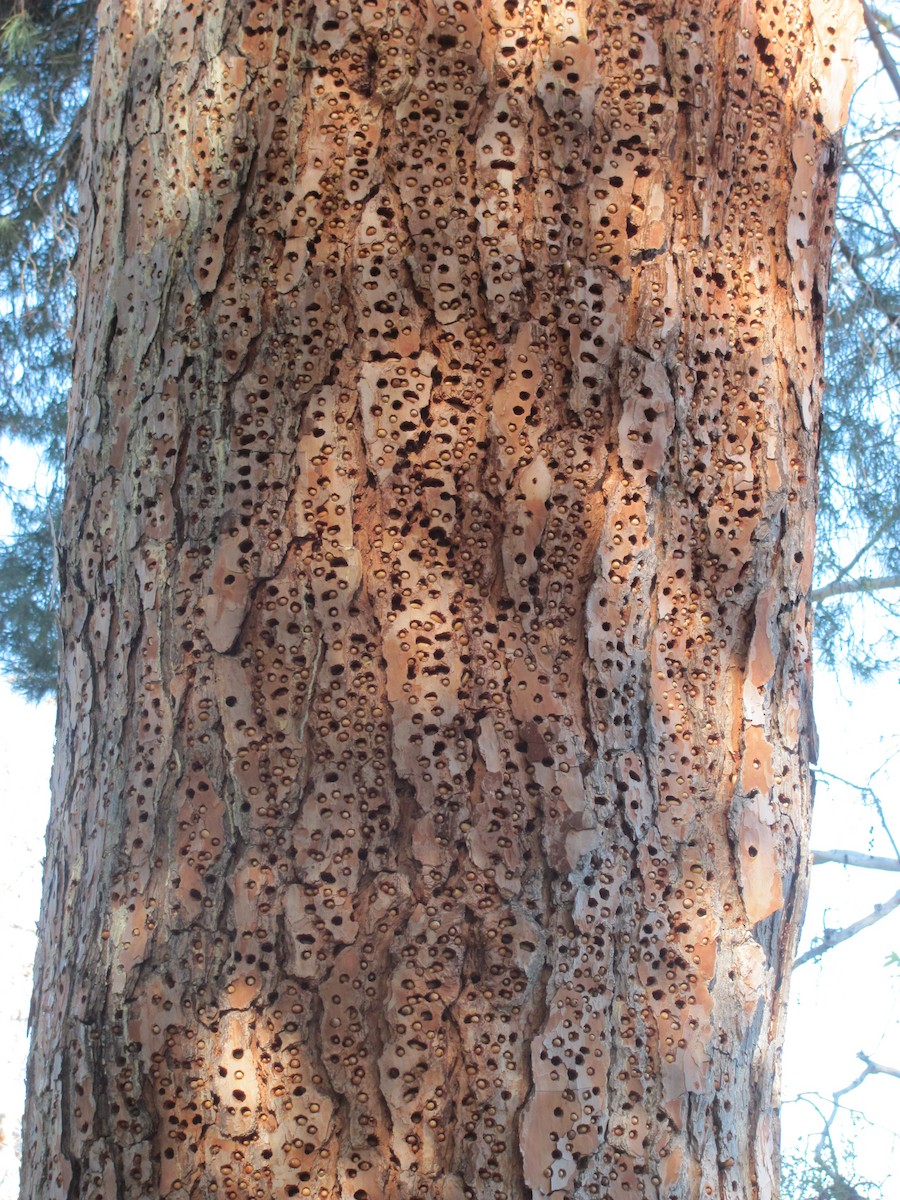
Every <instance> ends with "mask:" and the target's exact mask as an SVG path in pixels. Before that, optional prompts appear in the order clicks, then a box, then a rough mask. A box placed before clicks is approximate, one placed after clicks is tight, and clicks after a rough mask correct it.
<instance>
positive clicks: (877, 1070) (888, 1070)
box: [856, 1050, 900, 1079]
mask: <svg viewBox="0 0 900 1200" xmlns="http://www.w3.org/2000/svg"><path fill="white" fill-rule="evenodd" d="M856 1057H857V1058H858V1059H860V1060H861V1061H862V1062H864V1063H865V1064H866V1070H867V1071H868V1073H869V1074H870V1075H891V1076H892V1077H893V1078H894V1079H900V1067H886V1066H885V1065H884V1063H877V1062H873V1060H872V1059H871V1058H869V1056H868V1054H863V1052H862V1050H860V1052H859V1054H857V1056H856Z"/></svg>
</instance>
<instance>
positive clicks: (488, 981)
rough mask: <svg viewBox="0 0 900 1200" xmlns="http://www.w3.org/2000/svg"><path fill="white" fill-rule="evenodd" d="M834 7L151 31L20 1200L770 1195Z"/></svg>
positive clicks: (89, 450) (801, 786)
mask: <svg viewBox="0 0 900 1200" xmlns="http://www.w3.org/2000/svg"><path fill="white" fill-rule="evenodd" d="M856 24H858V14H857V12H856V9H855V6H853V5H850V4H849V3H844V0H783V2H780V3H777V4H776V3H774V2H773V0H765V2H763V0H759V2H758V3H753V2H751V0H740V2H735V3H731V2H728V3H725V2H724V0H723V2H721V3H710V0H696V2H695V3H690V2H688V0H679V2H677V3H673V2H672V0H602V2H596V3H588V2H586V0H545V2H544V3H538V2H537V0H520V2H518V3H516V2H512V0H510V2H506V3H503V2H501V0H467V2H463V0H456V2H454V3H450V2H448V3H438V2H436V0H415V2H414V0H407V2H403V0H335V2H333V3H328V2H325V0H320V2H318V3H296V4H291V3H289V0H284V3H281V4H279V3H271V4H270V3H262V2H260V3H256V4H250V3H243V4H239V3H225V0H209V2H207V3H191V2H189V0H181V2H179V3H171V4H168V5H162V4H161V3H158V2H156V3H155V2H154V0H140V2H139V3H138V2H137V0H110V2H109V3H107V4H106V5H105V6H104V7H103V9H102V11H101V16H100V37H99V57H98V61H97V66H96V70H95V75H94V93H93V101H92V106H91V112H90V118H89V121H88V126H87V130H86V154H85V160H84V179H83V184H84V192H83V194H84V238H83V246H82V251H81V258H80V276H79V277H80V284H81V288H80V302H79V307H78V315H77V321H76V329H75V336H76V387H75V392H74V398H73V405H72V418H71V429H70V439H69V443H70V451H69V453H70V459H69V467H70V481H69V491H68V500H67V505H66V517H65V527H64V529H63V532H62V538H61V546H60V570H61V576H62V583H63V592H64V615H63V625H64V632H65V654H64V670H63V680H62V700H61V708H60V724H59V741H58V748H57V765H56V774H55V801H54V811H53V817H52V820H51V827H50V841H49V851H48V859H47V875H46V892H45V898H44V910H43V916H42V946H41V952H40V959H39V966H38V991H37V999H36V1003H35V1008H34V1012H33V1030H34V1042H33V1047H34V1048H33V1053H32V1059H31V1064H30V1099H29V1112H28V1119H27V1127H26V1147H25V1164H24V1176H23V1192H22V1195H23V1197H24V1198H25V1200H63V1198H65V1200H75V1198H78V1200H88V1198H90V1200H113V1198H116V1200H131V1198H134V1200H137V1198H138V1197H141V1198H144V1197H151V1196H160V1197H181V1196H185V1197H187V1196H189V1197H191V1200H201V1198H203V1200H212V1198H214V1197H215V1198H216V1200H226V1198H227V1200H238V1198H241V1200H243V1198H244V1197H259V1198H260V1200H269V1198H270V1197H279V1198H280V1197H289V1196H300V1197H307V1196H310V1197H316V1198H318V1200H336V1198H341V1200H411V1198H412V1197H417V1198H421V1200H464V1198H466V1197H469V1198H473V1200H529V1198H534V1200H541V1198H544V1197H550V1196H552V1197H554V1198H555V1200H563V1198H564V1197H565V1198H573V1200H575V1198H577V1200H583V1198H587V1197H606V1198H611V1200H638V1198H640V1200H649V1198H653V1200H657V1198H660V1200H662V1198H664V1200H688V1198H691V1200H694V1198H697V1197H707V1196H713V1197H719V1198H720V1200H725V1198H726V1197H727V1198H728V1200H743V1198H749V1197H767V1196H771V1195H773V1194H774V1193H775V1192H776V1191H777V1184H776V1179H775V1166H774V1165H773V1164H774V1154H773V1139H774V1138H775V1135H776V1128H777V1117H776V1109H775V1104H776V1100H775V1098H774V1091H775V1090H777V1076H778V1062H779V1054H780V1044H781V1032H782V1020H783V1013H784V1000H785V979H784V972H785V968H786V964H788V963H789V962H790V960H791V957H792V953H793V949H794V944H795V938H796V932H797V923H798V920H799V917H800V910H801V908H802V900H803V893H804V876H805V864H804V854H805V842H806V830H807V825H808V816H809V783H808V780H807V772H806V766H807V760H808V758H809V755H810V748H811V741H812V738H813V734H812V729H811V719H810V704H809V671H810V659H809V610H808V607H807V596H808V592H809V587H810V577H811V567H812V562H811V559H812V547H813V526H814V498H815V477H816V456H817V440H818V433H817V421H818V411H819V396H820V390H821V348H822V346H821V343H822V308H823V303H824V299H823V298H824V296H825V291H826V273H827V261H828V256H829V248H830V236H831V226H830V221H831V214H832V207H833V203H834V193H835V185H836V180H835V171H836V166H837V162H838V157H839V155H838V147H837V145H836V136H837V131H838V129H839V126H840V123H841V119H842V114H843V111H844V108H845V104H846V99H847V87H848V60H849V56H850V46H851V44H852V37H853V33H854V31H855V26H856Z"/></svg>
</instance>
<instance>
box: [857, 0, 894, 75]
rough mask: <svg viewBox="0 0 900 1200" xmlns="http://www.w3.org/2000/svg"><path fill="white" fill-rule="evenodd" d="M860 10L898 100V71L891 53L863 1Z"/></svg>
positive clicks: (870, 11)
mask: <svg viewBox="0 0 900 1200" xmlns="http://www.w3.org/2000/svg"><path fill="white" fill-rule="evenodd" d="M862 8H863V17H864V18H865V22H866V29H867V30H868V32H869V37H870V38H871V39H872V44H873V45H874V47H875V49H876V50H877V51H878V57H879V58H880V59H881V64H882V66H883V67H884V69H885V71H886V72H887V76H888V79H890V81H891V83H892V84H893V85H894V91H895V92H896V93H897V97H898V99H900V70H898V69H897V64H896V63H895V62H894V59H893V57H892V55H891V52H890V50H888V48H887V45H886V43H885V40H884V38H883V37H882V34H881V30H880V29H879V28H878V22H877V21H876V20H875V17H874V16H873V15H872V10H871V9H870V8H869V6H868V4H866V3H865V0H864V2H863V6H862Z"/></svg>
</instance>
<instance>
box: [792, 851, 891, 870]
mask: <svg viewBox="0 0 900 1200" xmlns="http://www.w3.org/2000/svg"><path fill="white" fill-rule="evenodd" d="M823 863H840V865H841V866H842V867H863V868H865V869H867V870H869V871H900V858H879V857H878V855H876V854H861V853H860V852H859V851H858V850H813V852H812V864H813V866H814V867H819V866H821V865H822V864H823Z"/></svg>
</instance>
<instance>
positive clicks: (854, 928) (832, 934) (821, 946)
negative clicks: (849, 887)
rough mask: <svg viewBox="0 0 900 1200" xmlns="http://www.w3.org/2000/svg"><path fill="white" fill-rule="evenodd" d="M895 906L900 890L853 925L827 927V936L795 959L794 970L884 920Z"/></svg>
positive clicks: (896, 905) (899, 904)
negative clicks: (835, 927) (836, 927)
mask: <svg viewBox="0 0 900 1200" xmlns="http://www.w3.org/2000/svg"><path fill="white" fill-rule="evenodd" d="M895 908H900V892H895V893H894V895H893V896H891V898H890V900H885V902H884V904H876V905H875V907H874V908H873V909H872V911H871V912H870V913H869V914H868V915H867V916H865V917H860V919H859V920H858V921H854V922H853V924H852V925H846V926H845V927H844V928H843V929H826V930H825V936H824V937H823V938H822V940H821V941H820V942H819V943H818V944H817V945H815V946H810V948H809V949H808V950H807V951H806V953H805V954H801V955H800V957H799V958H795V959H794V970H795V971H796V970H797V968H798V967H802V966H803V964H804V963H808V962H812V961H813V960H814V959H816V958H819V957H820V956H821V955H823V954H825V953H826V952H827V951H828V950H833V949H834V947H835V946H839V945H840V944H841V942H846V941H849V939H850V938H852V937H855V936H856V934H858V933H861V932H862V931H863V930H864V929H868V928H869V926H870V925H875V924H876V923H877V922H878V921H883V920H884V918H885V917H886V916H888V915H889V914H890V913H892V912H893V911H894V909H895Z"/></svg>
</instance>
